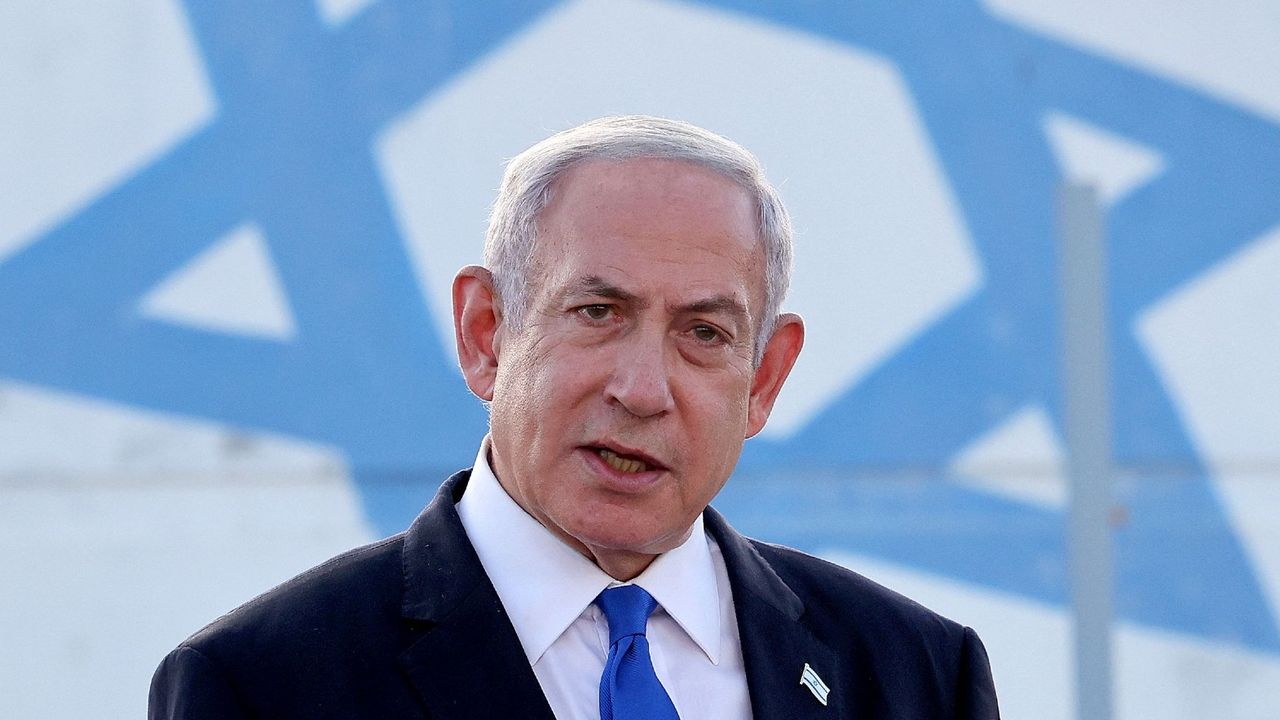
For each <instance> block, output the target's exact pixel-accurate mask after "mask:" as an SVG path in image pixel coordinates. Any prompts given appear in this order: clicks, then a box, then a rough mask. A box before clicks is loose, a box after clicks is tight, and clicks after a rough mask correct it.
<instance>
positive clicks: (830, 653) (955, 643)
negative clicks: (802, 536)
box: [707, 510, 999, 720]
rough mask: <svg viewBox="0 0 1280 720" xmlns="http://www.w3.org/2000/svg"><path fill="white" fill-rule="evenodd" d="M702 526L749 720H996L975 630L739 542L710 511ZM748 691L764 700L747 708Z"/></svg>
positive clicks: (795, 555) (810, 563)
mask: <svg viewBox="0 0 1280 720" xmlns="http://www.w3.org/2000/svg"><path fill="white" fill-rule="evenodd" d="M707 518H708V527H709V528H710V529H711V531H712V534H713V536H714V537H715V538H716V540H717V542H718V543H719V545H720V547H721V550H722V552H723V553H724V555H725V561H726V566H727V567H728V569H729V573H730V580H731V584H732V586H733V592H734V604H735V608H736V610H737V613H738V625H739V630H740V634H741V636H742V644H743V654H744V660H745V662H746V664H747V674H748V682H749V683H750V685H751V692H752V697H753V700H752V703H753V707H755V708H756V709H757V716H758V717H759V716H764V717H774V716H779V717H784V716H785V717H799V716H801V715H798V714H797V712H798V711H799V710H805V711H810V710H811V711H813V712H814V715H813V716H814V717H859V718H965V719H969V718H972V719H975V720H976V719H977V718H983V719H984V720H989V719H991V718H997V717H998V716H999V712H998V709H997V706H996V697H995V689H994V686H993V683H992V679H991V671H990V665H989V662H988V660H987V655H986V650H985V649H984V648H983V646H982V642H981V641H980V640H979V639H978V636H977V635H976V634H975V633H974V632H973V630H971V629H969V628H967V627H964V626H963V625H960V624H959V623H956V622H954V621H952V620H949V619H947V618H945V617H943V616H941V615H939V614H937V613H935V612H933V611H932V610H929V609H928V608H926V607H924V606H923V605H921V604H919V603H917V602H915V601H913V600H911V599H909V598H906V597H904V596H903V595H900V594H898V593H896V592H894V591H892V590H890V589H888V588H886V587H884V586H882V585H880V584H878V583H876V582H874V581H872V580H869V579H868V578H866V577H863V576H862V575H859V574H858V573H856V572H853V571H851V570H849V569H847V568H844V567H841V566H839V565H835V564H833V563H830V562H827V561H825V560H821V559H819V558H815V557H813V556H811V555H807V554H805V553H803V552H800V551H798V550H794V549H792V548H787V547H783V546H779V545H772V544H769V543H764V542H760V541H757V540H751V539H748V538H745V537H743V536H742V535H740V534H738V533H737V532H736V531H734V530H733V529H732V528H731V527H729V526H728V524H727V523H725V521H724V519H723V518H721V517H720V516H719V515H718V514H716V513H715V512H714V511H710V510H709V511H708V513H707ZM779 665H781V666H782V668H781V670H780V669H779ZM806 666H807V667H809V668H811V669H812V670H813V672H814V673H815V674H816V675H818V676H819V677H820V678H821V680H822V685H825V686H826V688H827V689H828V691H829V692H828V693H827V696H826V698H825V699H826V703H825V704H823V707H822V709H821V712H819V711H817V710H816V709H814V708H813V707H812V701H813V700H815V699H816V695H817V694H818V693H816V692H814V691H812V690H810V688H809V686H807V685H805V684H804V683H802V682H801V675H802V672H803V669H804V667H806ZM779 672H780V673H781V678H779V677H776V676H777V675H778V674H779ZM757 687H760V688H768V696H767V697H766V696H763V695H762V696H761V697H759V698H758V699H757V698H756V690H757ZM819 689H821V688H819ZM779 697H782V698H785V699H786V700H785V702H786V705H785V706H783V705H779V704H778V701H777V698H779ZM806 702H808V703H809V705H808V706H806V704H805V703H806ZM762 707H766V708H768V710H767V714H764V715H761V713H760V709H761V708H762ZM804 716H807V715H804Z"/></svg>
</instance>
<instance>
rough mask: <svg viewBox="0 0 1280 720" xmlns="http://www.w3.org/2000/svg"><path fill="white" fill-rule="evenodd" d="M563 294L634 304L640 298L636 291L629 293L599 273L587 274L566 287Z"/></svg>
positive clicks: (565, 295)
mask: <svg viewBox="0 0 1280 720" xmlns="http://www.w3.org/2000/svg"><path fill="white" fill-rule="evenodd" d="M561 295H562V296H563V297H566V298H568V297H573V296H575V295H592V296H595V297H602V298H608V299H610V300H619V301H621V302H624V303H632V304H633V303H635V302H637V300H638V298H637V297H636V296H635V294H634V293H629V292H627V291H626V290H623V289H622V288H620V287H618V286H617V285H614V284H612V283H610V282H608V281H606V280H605V279H604V278H602V277H600V276H598V275H587V276H586V277H584V278H581V279H579V280H578V281H577V282H575V283H573V284H571V285H569V286H568V287H566V288H565V290H564V292H563V293H561Z"/></svg>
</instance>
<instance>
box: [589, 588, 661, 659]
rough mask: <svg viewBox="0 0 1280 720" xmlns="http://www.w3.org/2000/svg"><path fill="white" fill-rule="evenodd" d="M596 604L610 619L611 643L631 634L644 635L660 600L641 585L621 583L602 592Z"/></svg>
mask: <svg viewBox="0 0 1280 720" xmlns="http://www.w3.org/2000/svg"><path fill="white" fill-rule="evenodd" d="M596 605H598V606H600V609H601V610H602V611H604V617H605V619H606V620H608V621H609V644H610V645H612V644H614V643H616V642H618V641H619V640H621V639H622V638H624V637H627V636H630V635H644V630H645V625H646V624H647V623H648V622H649V616H650V615H652V614H653V611H654V609H655V608H656V607H658V601H657V600H654V599H653V596H652V595H650V594H649V593H648V592H646V591H645V589H644V588H642V587H640V586H639V585H619V586H618V587H613V588H609V589H608V590H605V591H604V592H602V593H600V596H599V597H597V598H596Z"/></svg>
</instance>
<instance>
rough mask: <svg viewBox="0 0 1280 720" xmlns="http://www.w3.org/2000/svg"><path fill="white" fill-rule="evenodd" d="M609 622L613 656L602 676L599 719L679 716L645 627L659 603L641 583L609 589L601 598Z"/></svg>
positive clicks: (659, 719)
mask: <svg viewBox="0 0 1280 720" xmlns="http://www.w3.org/2000/svg"><path fill="white" fill-rule="evenodd" d="M596 605H599V606H600V609H601V610H603V611H604V616H605V619H607V620H608V621H609V660H608V661H607V662H606V663H605V665H604V675H602V676H600V720H679V716H678V715H676V708H675V706H674V705H672V704H671V698H670V697H668V696H667V691H666V690H664V689H663V687H662V683H660V682H658V676H657V675H655V674H654V672H653V660H652V659H651V658H650V657H649V641H648V640H647V639H645V636H644V627H645V625H646V624H647V623H648V622H649V615H650V614H651V613H652V612H653V609H654V608H656V607H657V606H658V602H657V601H656V600H654V599H653V596H652V595H650V594H649V593H647V592H645V590H644V588H642V587H640V586H639V585H621V586H619V587H615V588H609V589H608V590H605V591H604V592H602V593H600V596H599V597H597V598H596Z"/></svg>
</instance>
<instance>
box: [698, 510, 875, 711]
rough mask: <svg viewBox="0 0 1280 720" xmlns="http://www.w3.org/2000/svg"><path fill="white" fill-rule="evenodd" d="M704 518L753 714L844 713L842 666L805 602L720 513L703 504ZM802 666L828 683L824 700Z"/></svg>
mask: <svg viewBox="0 0 1280 720" xmlns="http://www.w3.org/2000/svg"><path fill="white" fill-rule="evenodd" d="M705 517H706V523H707V527H708V529H710V531H711V534H712V537H714V538H715V540H716V543H717V544H718V545H719V546H720V551H721V553H723V554H724V560H725V566H726V569H727V570H728V573H729V584H730V585H731V586H732V588H733V604H734V611H735V613H736V615H737V618H738V632H739V634H740V635H741V638H742V656H743V661H744V663H745V664H746V672H747V687H748V691H749V693H750V696H751V710H752V714H753V715H754V716H755V717H757V718H762V719H763V718H794V719H795V720H806V719H808V718H813V719H815V720H817V719H818V718H840V717H846V715H845V712H846V708H849V707H852V705H853V699H852V698H847V697H843V694H842V692H841V689H840V688H837V685H841V684H842V683H838V682H837V680H839V679H840V678H841V677H843V676H844V675H843V673H844V672H845V670H844V668H842V667H841V661H840V658H839V656H838V655H837V653H836V652H835V651H834V650H833V649H832V648H831V647H830V646H829V645H828V644H827V643H826V642H824V641H823V640H822V639H820V638H817V637H815V636H814V635H813V632H812V631H811V630H810V629H809V627H808V624H807V623H806V622H805V617H804V616H805V607H804V603H803V602H802V601H801V600H800V598H799V597H797V596H796V594H795V592H793V591H792V590H791V588H790V587H788V586H787V584H786V583H785V582H783V580H782V578H780V577H778V574H777V573H776V572H774V570H773V568H772V567H770V566H769V564H768V562H766V561H765V559H764V558H762V557H761V556H760V553H758V552H756V549H755V548H754V547H752V546H751V543H750V542H749V541H747V539H746V538H744V537H743V536H742V535H740V534H738V532H737V531H736V530H734V529H733V528H732V527H730V526H729V524H728V523H727V522H726V521H725V520H724V518H723V517H721V516H720V514H719V513H717V512H716V511H715V510H712V509H711V508H707V511H706V516H705ZM806 665H808V666H809V668H811V670H812V671H813V672H814V673H816V675H817V676H818V677H819V678H820V679H821V681H822V682H824V683H825V684H826V685H827V686H829V687H830V692H829V693H828V694H827V696H826V701H827V702H826V704H825V705H824V704H823V703H822V702H821V701H820V700H819V699H818V698H817V696H816V694H815V692H814V691H813V690H810V688H809V687H808V686H806V685H805V684H803V683H802V682H801V677H802V675H803V674H804V669H805V666H806ZM811 684H813V685H814V686H815V687H817V688H818V689H819V690H820V689H821V686H820V685H819V684H817V683H811Z"/></svg>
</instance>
